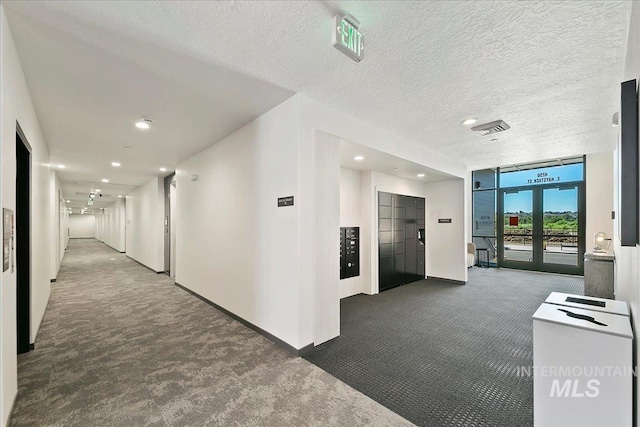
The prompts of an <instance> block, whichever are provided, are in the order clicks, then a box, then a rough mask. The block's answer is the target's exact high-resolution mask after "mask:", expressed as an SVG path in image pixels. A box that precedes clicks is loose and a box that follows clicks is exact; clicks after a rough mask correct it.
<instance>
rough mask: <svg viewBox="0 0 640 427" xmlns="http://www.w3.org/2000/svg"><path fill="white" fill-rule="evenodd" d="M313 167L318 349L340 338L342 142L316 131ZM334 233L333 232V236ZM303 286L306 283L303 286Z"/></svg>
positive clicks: (315, 333)
mask: <svg viewBox="0 0 640 427" xmlns="http://www.w3.org/2000/svg"><path fill="white" fill-rule="evenodd" d="M313 157H314V160H315V162H314V164H313V165H312V167H313V169H314V172H315V176H316V179H315V182H316V185H315V194H314V198H313V199H314V203H315V211H316V212H321V214H320V215H316V216H315V218H314V219H315V221H314V227H313V233H314V238H313V243H314V248H313V250H314V253H315V254H316V255H315V256H316V262H317V264H318V265H322V266H327V268H317V269H316V270H315V278H314V279H315V280H314V281H315V283H316V284H318V286H315V310H314V324H315V328H314V336H313V342H314V343H315V345H319V344H322V343H323V342H325V341H329V340H330V339H332V338H335V337H337V336H338V335H340V257H339V248H340V236H339V233H338V232H339V230H340V138H338V137H337V136H335V135H329V134H327V133H324V132H321V131H316V132H314V139H313ZM329 230H331V232H329ZM300 285H302V283H300Z"/></svg>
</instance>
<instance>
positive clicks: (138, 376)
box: [11, 239, 410, 426]
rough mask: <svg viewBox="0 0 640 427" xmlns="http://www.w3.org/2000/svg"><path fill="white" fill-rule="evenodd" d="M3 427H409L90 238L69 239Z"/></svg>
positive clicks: (21, 361) (23, 358)
mask: <svg viewBox="0 0 640 427" xmlns="http://www.w3.org/2000/svg"><path fill="white" fill-rule="evenodd" d="M35 346H36V349H35V351H32V352H30V353H27V354H24V355H21V356H19V361H18V363H19V371H18V372H19V374H18V375H19V376H18V381H19V394H18V397H17V400H16V403H15V408H14V412H13V417H12V419H11V425H14V426H19V425H20V426H27V425H28V426H45V425H82V426H96V425H109V426H125V425H126V426H132V425H135V426H141V425H154V426H156V425H157V426H162V425H167V426H178V425H242V426H247V425H269V426H279V425H298V426H300V425H318V424H322V425H348V426H357V425H385V426H392V425H410V423H409V422H407V421H406V420H404V419H402V418H401V417H399V416H398V415H396V414H394V413H393V412H391V411H389V410H387V409H386V408H384V407H383V406H381V405H379V404H378V403H376V402H374V401H373V400H371V399H369V398H368V397H366V396H364V395H363V394H361V393H360V392H358V391H356V390H354V389H353V388H351V387H349V386H347V385H346V384H344V383H342V382H341V381H339V380H337V379H335V378H333V377H332V376H330V375H329V374H327V373H325V372H324V371H322V370H321V369H320V368H317V367H316V366H314V365H312V364H311V363H309V362H307V361H306V360H303V359H301V358H298V357H294V356H292V355H290V354H289V353H288V352H287V351H285V350H283V349H281V348H280V347H278V346H276V345H275V344H273V343H272V342H270V341H268V340H267V339H266V338H264V337H262V336H261V335H259V334H257V333H255V332H254V331H252V330H250V329H248V328H246V327H245V326H243V325H242V324H240V323H238V322H236V321H235V320H233V319H231V318H229V317H227V316H226V315H224V314H222V313H221V312H219V311H218V310H216V309H214V308H213V307H211V306H209V305H207V304H206V303H204V302H202V301H201V300H199V299H198V298H196V297H194V296H192V295H190V294H188V293H187V292H185V291H183V290H181V289H179V288H177V287H176V286H174V285H173V281H172V279H170V278H169V277H167V276H165V275H164V274H160V275H159V274H155V273H153V272H152V271H150V270H148V269H147V268H145V267H143V266H141V265H140V264H138V263H136V262H135V261H133V260H131V259H129V258H127V257H126V256H125V255H124V254H120V253H118V252H116V251H114V250H112V249H111V248H109V247H107V246H106V245H104V244H102V243H99V242H98V241H96V240H93V239H91V240H88V239H87V240H85V239H77V240H71V241H70V242H69V247H68V249H67V251H66V255H65V258H64V260H63V262H62V267H61V269H60V273H59V276H58V280H57V282H56V283H53V284H52V291H51V299H50V301H49V305H48V308H47V311H46V314H45V317H44V320H43V323H42V326H41V328H40V332H39V335H38V338H37V340H36V343H35Z"/></svg>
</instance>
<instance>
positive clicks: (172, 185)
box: [164, 173, 176, 277]
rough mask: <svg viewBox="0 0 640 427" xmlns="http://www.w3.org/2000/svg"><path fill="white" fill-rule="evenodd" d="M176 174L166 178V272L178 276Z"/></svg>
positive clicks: (171, 275)
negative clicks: (176, 258)
mask: <svg viewBox="0 0 640 427" xmlns="http://www.w3.org/2000/svg"><path fill="white" fill-rule="evenodd" d="M175 198H176V174H175V173H172V174H171V175H169V176H166V177H165V178H164V272H165V273H166V274H167V275H169V276H170V277H175V276H176V271H175V270H176V268H175V265H176V264H175V254H176V252H175V239H176V233H175V207H176V203H175Z"/></svg>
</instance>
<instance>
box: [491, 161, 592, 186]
mask: <svg viewBox="0 0 640 427" xmlns="http://www.w3.org/2000/svg"><path fill="white" fill-rule="evenodd" d="M583 168H584V166H583V164H582V163H574V164H571V165H562V166H549V167H546V168H536V169H529V170H523V171H514V172H504V173H501V174H500V187H502V188H507V187H521V186H528V185H541V184H560V183H564V182H575V181H582V178H583V175H584V170H583Z"/></svg>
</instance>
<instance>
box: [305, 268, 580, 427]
mask: <svg viewBox="0 0 640 427" xmlns="http://www.w3.org/2000/svg"><path fill="white" fill-rule="evenodd" d="M552 291H559V292H566V293H574V294H582V293H583V280H582V278H581V277H572V276H562V275H552V274H542V273H529V272H522V271H515V270H506V269H481V268H476V267H474V268H472V269H471V270H470V271H469V282H468V283H467V284H466V285H456V284H451V283H446V282H442V281H435V280H429V281H420V282H415V283H411V284H408V285H405V286H402V287H399V288H395V289H392V290H389V291H386V292H383V293H381V294H379V295H375V296H368V295H357V296H353V297H350V298H346V299H344V300H342V303H341V335H340V337H338V338H337V339H335V340H332V341H330V342H327V343H325V344H323V345H320V346H318V347H316V349H314V350H313V351H312V352H311V353H308V354H306V355H305V356H304V357H305V358H306V359H307V360H309V361H311V362H313V363H314V364H316V365H318V366H319V367H321V368H322V369H324V370H325V371H327V372H329V373H330V374H331V375H333V376H335V377H336V378H339V379H341V380H342V381H344V382H345V383H347V384H349V385H350V386H352V387H354V388H355V389H357V390H359V391H361V392H363V393H364V394H366V395H367V396H369V397H371V398H372V399H374V400H375V401H377V402H380V403H381V404H383V405H384V406H386V407H387V408H389V409H391V410H392V411H394V412H395V413H397V414H399V415H401V416H403V417H404V418H406V419H408V420H409V421H411V422H413V423H415V424H417V425H420V426H437V427H444V426H465V427H476V426H491V427H502V426H504V427H514V426H518V427H524V426H531V425H533V378H529V377H524V376H518V374H517V372H518V371H517V368H518V367H519V366H531V365H532V363H533V360H532V358H533V354H532V320H531V316H532V315H533V313H534V312H535V311H536V309H537V308H538V306H539V305H540V304H541V303H542V302H543V301H544V300H545V299H546V297H547V296H548V295H549V293H551V292H552Z"/></svg>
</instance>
